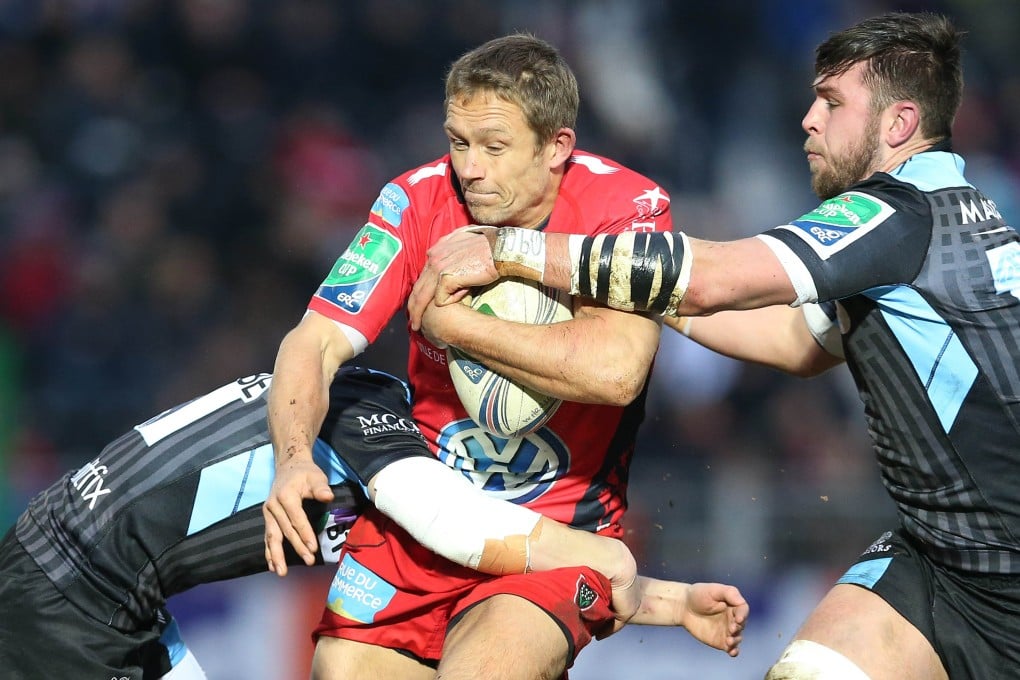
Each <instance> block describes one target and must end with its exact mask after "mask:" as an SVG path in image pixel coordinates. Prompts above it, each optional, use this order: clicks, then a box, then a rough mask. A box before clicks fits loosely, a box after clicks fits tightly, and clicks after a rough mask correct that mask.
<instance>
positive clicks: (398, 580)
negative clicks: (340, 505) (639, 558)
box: [314, 508, 613, 667]
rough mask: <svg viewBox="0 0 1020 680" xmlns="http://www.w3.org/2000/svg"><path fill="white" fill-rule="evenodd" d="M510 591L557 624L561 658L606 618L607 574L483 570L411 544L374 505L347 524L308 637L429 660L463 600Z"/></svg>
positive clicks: (469, 602)
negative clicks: (334, 570)
mask: <svg viewBox="0 0 1020 680" xmlns="http://www.w3.org/2000/svg"><path fill="white" fill-rule="evenodd" d="M495 595H516V596H518V597H522V598H524V599H525V600H528V601H529V602H531V603H533V604H535V605H536V606H538V607H540V608H541V609H542V610H543V611H545V612H546V613H547V614H548V615H549V616H550V617H551V618H552V619H553V620H554V621H555V622H556V623H557V624H558V625H559V627H560V629H561V630H562V631H563V635H564V637H566V639H567V644H568V646H569V655H568V664H567V666H568V667H569V666H570V665H572V664H573V660H574V658H575V656H576V655H577V653H578V652H579V651H580V650H581V648H583V647H584V646H585V645H587V644H588V643H589V642H590V641H591V639H592V638H593V637H594V636H595V634H596V633H597V632H598V631H600V630H601V629H602V628H603V627H605V626H606V625H608V624H610V623H611V622H612V620H613V612H612V610H611V607H610V605H611V599H612V588H611V586H610V583H609V581H608V580H607V579H606V578H605V577H604V576H602V575H601V574H599V573H598V572H596V571H594V570H592V569H589V568H587V567H568V568H563V569H555V570H551V571H543V572H532V573H529V574H513V575H508V576H489V575H486V574H482V573H479V572H477V571H474V570H472V569H468V568H466V567H461V566H459V565H457V564H454V563H453V562H450V561H448V560H446V559H444V558H442V557H440V556H438V555H436V554H434V553H432V552H431V551H429V550H428V549H427V548H425V547H423V546H421V545H419V544H418V543H416V542H415V541H414V539H413V538H411V537H410V535H409V534H407V532H405V531H404V530H403V529H401V528H400V527H399V526H398V525H397V524H396V523H395V522H393V521H391V520H390V519H389V518H387V517H386V516H385V515H383V514H382V513H380V512H378V511H377V510H376V509H375V508H369V509H367V510H366V512H365V514H364V515H362V516H361V518H359V519H358V521H357V522H356V523H355V524H354V526H353V527H352V528H351V531H350V534H349V535H348V537H347V542H346V543H345V545H344V549H343V551H342V553H341V555H340V564H339V565H338V568H337V573H336V576H335V577H334V578H333V582H332V584H331V586H330V591H329V596H328V598H327V602H326V609H325V611H324V613H323V616H322V620H321V621H320V623H319V626H318V627H317V628H316V630H315V633H314V637H315V638H318V637H319V636H327V637H337V638H344V639H347V640H355V641H358V642H364V643H367V644H372V645H378V646H382V647H389V648H391V649H395V650H397V651H400V652H401V653H403V654H406V655H408V656H411V657H413V658H415V659H418V660H419V661H421V662H422V663H425V664H428V665H431V666H435V664H436V663H437V662H438V660H439V658H440V656H441V655H442V650H443V643H444V642H445V640H446V633H447V630H448V629H449V628H450V627H452V626H454V625H456V623H457V621H458V620H459V619H460V617H462V616H463V615H464V614H465V613H466V612H467V611H468V610H469V609H471V607H473V606H474V605H476V604H478V603H480V602H482V601H484V600H486V599H488V598H490V597H493V596H495Z"/></svg>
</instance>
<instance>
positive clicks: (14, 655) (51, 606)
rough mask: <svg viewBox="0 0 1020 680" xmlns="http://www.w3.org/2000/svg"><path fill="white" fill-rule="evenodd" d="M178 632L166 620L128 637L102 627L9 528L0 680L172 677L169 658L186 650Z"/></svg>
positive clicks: (2, 563) (2, 546) (1, 595)
mask: <svg viewBox="0 0 1020 680" xmlns="http://www.w3.org/2000/svg"><path fill="white" fill-rule="evenodd" d="M176 633H177V628H176V624H175V623H173V622H172V620H170V619H169V616H168V615H167V617H166V618H164V619H163V622H162V623H161V622H159V621H156V622H154V623H153V625H152V627H151V628H150V629H148V630H138V631H135V632H133V633H125V632H122V631H119V630H117V629H116V628H113V627H111V626H108V625H106V624H105V623H103V622H102V621H99V620H98V619H95V618H93V617H91V616H89V615H88V614H87V613H85V612H84V611H82V610H81V609H79V608H78V607H77V606H75V605H74V604H72V603H71V602H69V601H68V600H67V599H66V598H64V596H63V595H62V594H61V593H60V591H59V590H57V588H56V586H54V585H53V582H52V581H50V580H49V579H48V578H46V575H45V574H43V572H42V570H40V569H39V567H38V566H37V565H36V563H35V560H33V559H32V557H31V556H30V555H29V554H28V553H27V552H26V551H25V549H24V548H23V547H22V545H21V543H20V542H19V541H18V539H17V538H16V537H15V535H14V530H13V529H12V530H11V531H9V532H7V536H5V537H4V539H3V542H0V677H3V678H5V680H39V678H97V679H98V680H109V679H110V678H118V679H119V678H125V677H127V678H131V680H142V678H145V679H149V678H158V677H160V676H162V675H165V674H166V673H167V672H169V671H170V669H171V667H172V664H171V655H173V656H174V658H175V659H179V658H180V656H183V654H184V652H185V649H184V647H183V643H180V640H179V637H176ZM161 638H162V641H161ZM168 638H176V639H175V640H174V641H169V640H168ZM178 643H179V644H178Z"/></svg>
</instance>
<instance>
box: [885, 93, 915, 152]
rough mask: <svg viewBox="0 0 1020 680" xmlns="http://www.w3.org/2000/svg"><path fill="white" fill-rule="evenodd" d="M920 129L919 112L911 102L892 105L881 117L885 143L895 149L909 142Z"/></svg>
mask: <svg viewBox="0 0 1020 680" xmlns="http://www.w3.org/2000/svg"><path fill="white" fill-rule="evenodd" d="M920 127H921V112H920V110H919V109H918V108H917V104H915V103H914V102H912V101H901V102H896V103H895V104H892V105H891V106H889V108H887V109H886V110H885V114H884V115H883V116H882V133H883V136H884V137H885V141H886V143H887V144H888V145H889V146H890V147H892V148H894V149H895V148H896V147H898V146H900V145H902V144H905V143H906V142H908V141H910V140H911V139H912V138H913V137H914V135H915V134H916V133H917V131H918V130H919V129H920Z"/></svg>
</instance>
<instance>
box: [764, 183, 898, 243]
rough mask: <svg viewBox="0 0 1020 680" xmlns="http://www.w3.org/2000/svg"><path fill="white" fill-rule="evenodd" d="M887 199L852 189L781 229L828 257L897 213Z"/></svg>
mask: <svg viewBox="0 0 1020 680" xmlns="http://www.w3.org/2000/svg"><path fill="white" fill-rule="evenodd" d="M895 212H896V211H895V210H893V208H892V206H890V205H889V204H888V203H886V202H885V201H883V200H881V199H879V198H876V197H875V196H871V195H868V194H864V193H861V192H859V191H848V192H846V193H844V194H840V195H839V196H836V197H835V198H830V199H829V200H827V201H825V202H824V203H822V204H821V205H820V206H818V207H817V208H815V209H814V210H812V211H811V212H809V213H808V214H806V215H803V216H802V217H800V218H798V219H796V220H794V221H793V222H791V223H790V224H787V225H785V226H783V227H780V228H781V229H788V230H790V231H792V232H793V233H795V234H796V235H797V236H799V237H800V238H802V239H803V240H804V241H805V242H806V243H807V244H808V245H810V246H811V248H812V250H814V251H815V252H816V253H818V254H819V255H820V256H821V257H822V259H828V257H829V256H831V255H832V254H833V253H836V252H839V251H840V250H842V249H843V248H845V247H847V246H848V245H850V244H851V243H854V242H855V241H857V240H858V239H860V238H861V237H862V236H864V235H865V234H867V233H868V232H870V231H871V230H872V229H874V228H875V227H877V226H878V225H880V224H882V223H883V222H885V221H886V220H887V219H888V218H889V217H890V216H891V215H892V214H893V213H895Z"/></svg>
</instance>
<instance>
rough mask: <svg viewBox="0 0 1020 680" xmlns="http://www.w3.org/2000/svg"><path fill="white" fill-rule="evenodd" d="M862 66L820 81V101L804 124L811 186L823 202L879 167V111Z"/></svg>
mask: <svg viewBox="0 0 1020 680" xmlns="http://www.w3.org/2000/svg"><path fill="white" fill-rule="evenodd" d="M863 68H864V66H863V64H857V65H855V66H854V67H853V68H851V69H850V70H849V71H847V72H846V73H843V74H841V75H838V76H835V77H831V78H824V79H819V80H818V81H816V82H815V85H814V89H815V100H814V102H813V103H812V104H811V108H810V109H808V112H807V115H806V116H804V120H803V121H802V122H801V126H802V127H803V128H804V131H805V132H807V133H808V138H807V141H806V142H804V151H805V152H806V153H807V158H808V165H810V167H811V188H812V189H813V190H814V192H815V193H816V194H817V195H818V197H819V198H820V199H822V200H825V199H827V198H832V197H833V196H836V195H837V194H840V193H842V192H843V191H845V190H846V188H847V187H849V186H850V185H851V184H854V183H856V182H859V181H861V180H862V179H865V178H866V177H869V176H871V175H872V174H874V173H875V172H876V171H877V170H878V169H879V167H880V156H879V115H878V114H877V113H875V112H873V111H872V109H871V92H870V91H869V90H868V88H866V87H865V86H864V84H863V83H861V70H862V69H863Z"/></svg>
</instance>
